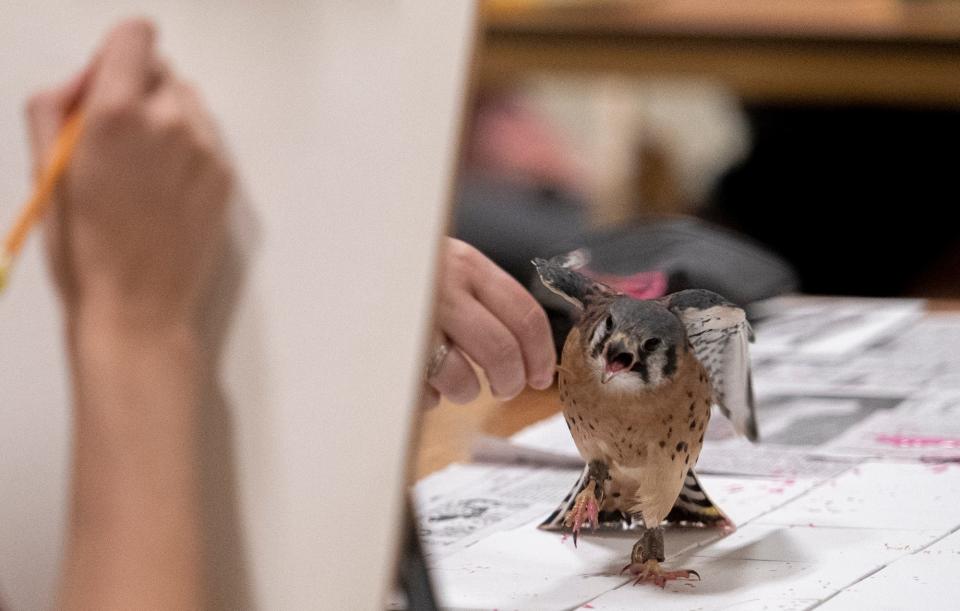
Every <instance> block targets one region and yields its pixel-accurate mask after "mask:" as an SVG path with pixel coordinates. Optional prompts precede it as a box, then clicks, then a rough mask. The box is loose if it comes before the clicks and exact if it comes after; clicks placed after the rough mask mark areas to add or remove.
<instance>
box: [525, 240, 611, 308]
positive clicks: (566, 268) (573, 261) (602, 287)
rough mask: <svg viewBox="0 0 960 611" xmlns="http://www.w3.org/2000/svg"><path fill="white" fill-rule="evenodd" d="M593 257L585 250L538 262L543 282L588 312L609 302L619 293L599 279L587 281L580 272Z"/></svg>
mask: <svg viewBox="0 0 960 611" xmlns="http://www.w3.org/2000/svg"><path fill="white" fill-rule="evenodd" d="M588 257H589V255H588V254H587V252H586V251H585V250H583V249H581V250H576V251H574V252H572V253H569V254H566V255H559V256H556V257H553V258H552V259H550V260H549V261H548V260H546V259H534V260H533V265H534V267H536V268H537V274H539V276H540V282H542V283H543V285H544V286H546V287H547V288H548V289H550V290H551V291H553V292H554V293H556V294H557V295H560V296H561V297H563V298H564V299H565V300H567V301H569V302H570V303H572V304H573V305H575V306H577V307H578V308H581V309H584V308H586V307H587V306H589V305H591V304H592V303H595V302H597V301H600V300H604V299H609V298H610V297H613V296H615V295H617V294H618V293H617V292H616V291H615V290H613V289H612V288H610V287H609V286H607V285H606V284H603V283H602V282H597V281H596V280H591V279H590V278H587V277H586V276H584V275H583V274H581V273H580V272H578V271H576V270H577V269H579V268H581V267H583V266H584V265H585V264H586V262H587V260H588Z"/></svg>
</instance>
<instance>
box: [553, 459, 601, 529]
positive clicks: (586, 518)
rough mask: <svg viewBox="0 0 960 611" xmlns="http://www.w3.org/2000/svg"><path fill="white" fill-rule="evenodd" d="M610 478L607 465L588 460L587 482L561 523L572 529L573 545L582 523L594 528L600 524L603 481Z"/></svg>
mask: <svg viewBox="0 0 960 611" xmlns="http://www.w3.org/2000/svg"><path fill="white" fill-rule="evenodd" d="M608 479H610V473H609V469H608V468H607V465H605V464H604V463H603V462H601V461H599V460H594V461H591V462H590V465H589V467H588V471H587V483H586V484H585V485H584V487H583V490H581V491H580V494H578V495H577V498H576V499H574V502H573V507H572V508H571V509H570V511H568V512H567V516H566V517H565V518H564V520H563V525H564V526H566V527H567V528H570V529H571V530H572V531H573V545H574V546H576V545H577V536H578V535H579V534H580V529H581V528H582V527H583V525H584V524H587V525H588V526H592V527H593V528H596V527H597V526H599V524H600V518H599V515H600V506H601V505H603V483H604V482H605V481H606V480H608Z"/></svg>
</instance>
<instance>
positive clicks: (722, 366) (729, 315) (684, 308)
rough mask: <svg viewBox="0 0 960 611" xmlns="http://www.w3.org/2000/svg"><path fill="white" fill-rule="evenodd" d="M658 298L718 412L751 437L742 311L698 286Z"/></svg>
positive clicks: (749, 335)
mask: <svg viewBox="0 0 960 611" xmlns="http://www.w3.org/2000/svg"><path fill="white" fill-rule="evenodd" d="M661 302H662V303H664V305H666V306H667V307H668V308H670V310H671V311H673V313H674V314H676V315H677V317H679V318H680V320H681V321H682V322H683V324H684V326H685V327H686V329H687V337H688V339H689V340H690V345H691V346H692V347H693V351H694V354H696V356H697V359H698V360H699V361H700V363H701V364H703V366H704V368H705V369H706V370H707V374H708V375H709V376H710V383H711V385H712V386H713V392H714V399H715V400H716V403H717V406H718V407H719V408H720V411H721V412H723V415H724V416H726V417H727V418H728V419H729V420H730V421H731V422H732V423H733V426H734V428H735V429H736V430H737V432H738V433H740V434H741V435H744V436H746V437H747V438H748V439H750V440H751V441H756V440H757V420H756V415H755V412H756V408H755V404H754V397H753V379H752V376H751V373H750V351H749V344H750V342H751V341H753V330H752V329H751V328H750V323H749V322H747V317H746V314H745V313H744V311H743V309H741V308H739V307H737V306H736V305H734V304H732V303H730V302H728V301H727V300H725V299H724V298H723V297H721V296H720V295H717V294H716V293H713V292H711V291H706V290H703V289H691V290H687V291H680V292H678V293H673V294H672V295H668V296H667V297H664V298H663V299H662V300H661Z"/></svg>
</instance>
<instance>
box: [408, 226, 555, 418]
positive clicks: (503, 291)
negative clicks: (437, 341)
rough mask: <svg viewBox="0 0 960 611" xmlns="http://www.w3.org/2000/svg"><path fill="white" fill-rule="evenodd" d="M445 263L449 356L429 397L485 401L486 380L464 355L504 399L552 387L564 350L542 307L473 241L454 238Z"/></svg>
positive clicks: (442, 307)
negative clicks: (480, 397) (482, 394)
mask: <svg viewBox="0 0 960 611" xmlns="http://www.w3.org/2000/svg"><path fill="white" fill-rule="evenodd" d="M443 258H444V259H443V266H442V267H443V269H442V274H441V278H440V282H439V284H438V291H439V300H438V305H437V327H438V332H439V333H440V334H441V335H442V337H443V339H444V341H445V343H446V345H447V347H448V351H447V354H446V356H445V357H443V360H442V362H440V363H439V364H438V365H437V367H435V368H434V369H435V371H434V372H433V374H434V375H432V376H430V377H429V379H428V380H427V382H428V384H429V388H428V392H427V394H428V400H429V401H430V402H432V403H435V402H436V401H437V400H438V399H439V395H443V396H445V397H447V398H449V399H450V400H451V401H453V402H454V403H467V402H469V401H471V400H473V399H474V398H475V397H476V396H477V394H478V393H479V392H480V383H479V381H478V379H477V376H476V374H475V373H474V370H473V368H472V367H471V366H470V363H469V362H468V361H467V359H466V358H465V357H464V355H466V356H469V357H470V359H472V360H473V361H474V362H475V363H476V364H477V365H479V366H480V368H481V369H482V370H483V371H484V373H485V374H486V376H487V379H488V380H489V382H490V389H491V391H492V392H493V395H494V396H495V397H496V398H498V399H501V400H506V399H510V398H513V397H515V396H516V395H517V394H519V393H520V391H522V390H523V389H524V387H525V386H526V385H527V384H529V385H530V386H532V387H534V388H538V389H544V388H547V387H549V386H550V385H551V384H552V383H553V374H554V367H555V364H556V352H555V351H554V347H553V338H552V336H551V333H550V324H549V323H548V322H547V315H546V313H545V312H544V311H543V308H542V307H540V304H538V303H537V301H536V300H535V299H534V298H533V296H532V295H530V293H529V292H527V290H526V289H524V288H523V287H522V286H521V285H520V283H519V282H517V281H516V280H514V279H513V278H512V277H511V276H510V275H509V274H507V273H506V272H505V271H503V270H502V269H500V268H499V267H497V266H496V265H495V264H494V263H493V262H492V261H491V260H490V259H488V258H487V257H485V256H484V255H483V254H481V253H480V251H478V250H477V249H476V248H474V247H472V246H470V245H469V244H467V243H465V242H462V241H460V240H456V239H453V238H446V242H445V244H444V253H443Z"/></svg>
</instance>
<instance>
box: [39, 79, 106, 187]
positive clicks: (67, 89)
mask: <svg viewBox="0 0 960 611" xmlns="http://www.w3.org/2000/svg"><path fill="white" fill-rule="evenodd" d="M92 73H93V64H91V65H89V66H87V67H86V68H85V69H83V70H82V71H81V72H79V73H78V74H76V75H75V76H74V77H73V78H71V79H70V80H69V81H67V82H66V83H65V84H63V85H61V86H59V87H54V88H52V89H47V90H44V91H41V92H39V93H36V94H34V95H33V96H32V97H31V98H30V100H29V101H28V102H27V125H28V131H29V136H30V148H31V151H32V156H33V168H34V173H38V172H40V170H41V169H42V168H43V166H44V165H46V163H47V156H48V155H49V152H50V149H51V148H52V147H53V143H54V142H55V141H56V140H57V136H58V134H59V133H60V128H61V127H62V126H63V123H64V122H65V121H66V120H67V116H68V115H69V114H70V113H72V112H73V111H75V110H76V109H77V107H78V106H79V105H80V101H81V100H82V99H83V96H84V94H85V93H86V89H87V85H88V84H89V82H90V76H91V74H92Z"/></svg>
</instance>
